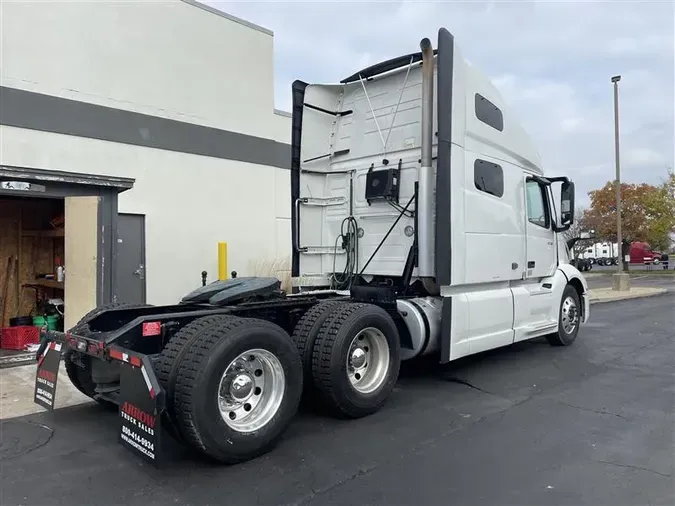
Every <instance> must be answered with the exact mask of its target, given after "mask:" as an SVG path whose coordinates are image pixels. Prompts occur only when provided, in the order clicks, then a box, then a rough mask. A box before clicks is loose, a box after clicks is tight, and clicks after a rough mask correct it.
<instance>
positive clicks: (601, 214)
mask: <svg viewBox="0 0 675 506" xmlns="http://www.w3.org/2000/svg"><path fill="white" fill-rule="evenodd" d="M588 195H589V197H590V199H591V205H590V207H589V209H587V210H586V211H585V212H584V220H585V224H586V226H587V227H591V228H594V229H595V231H596V234H597V237H598V238H599V239H601V240H605V241H611V242H616V239H617V237H616V190H615V186H614V182H612V181H608V182H607V183H606V184H605V186H603V187H602V188H600V189H599V190H593V191H591V192H589V194H588ZM621 207H622V212H621V217H622V220H621V235H622V239H623V240H622V243H623V244H622V256H623V255H626V254H628V251H629V250H630V243H632V242H635V241H644V242H648V243H649V245H650V246H651V247H652V249H654V250H657V251H658V250H666V249H668V247H669V245H670V242H671V240H670V235H671V234H672V233H673V232H675V173H674V172H673V171H672V170H669V171H668V177H667V178H666V179H665V180H664V181H663V182H662V183H661V184H659V185H650V184H646V183H640V184H628V183H623V184H622V185H621ZM624 268H627V266H626V265H625V266H624Z"/></svg>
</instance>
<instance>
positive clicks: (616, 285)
mask: <svg viewBox="0 0 675 506" xmlns="http://www.w3.org/2000/svg"><path fill="white" fill-rule="evenodd" d="M620 80H621V76H614V77H612V83H614V161H615V164H616V180H615V181H614V186H615V187H616V244H617V248H618V249H619V261H618V262H617V263H616V265H617V267H616V274H615V275H614V276H613V277H612V279H613V283H612V288H613V289H614V290H621V291H623V290H630V278H629V276H628V274H626V273H624V272H623V244H622V243H623V240H622V237H621V170H620V164H619V81H620Z"/></svg>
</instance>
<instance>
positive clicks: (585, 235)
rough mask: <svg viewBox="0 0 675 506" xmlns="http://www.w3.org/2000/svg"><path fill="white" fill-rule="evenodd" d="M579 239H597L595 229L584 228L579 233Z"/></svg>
mask: <svg viewBox="0 0 675 506" xmlns="http://www.w3.org/2000/svg"><path fill="white" fill-rule="evenodd" d="M579 239H595V230H584V231H583V232H581V233H580V234H579Z"/></svg>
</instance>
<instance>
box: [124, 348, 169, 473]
mask: <svg viewBox="0 0 675 506" xmlns="http://www.w3.org/2000/svg"><path fill="white" fill-rule="evenodd" d="M127 357H128V361H127V360H124V361H123V362H122V364H121V365H120V396H119V400H120V409H119V416H120V433H119V441H120V443H121V444H122V446H124V447H126V448H127V449H128V450H130V451H132V452H133V453H135V454H137V455H138V456H140V457H142V458H143V459H145V460H147V461H149V462H151V463H152V464H153V465H155V466H159V465H160V462H161V455H162V452H161V440H162V437H161V434H162V427H161V414H162V412H163V411H164V391H163V390H162V389H161V388H160V386H159V382H158V381H157V378H156V376H155V374H154V372H153V370H152V365H151V363H150V359H149V358H148V357H147V356H144V355H143V356H131V355H127V354H125V358H127Z"/></svg>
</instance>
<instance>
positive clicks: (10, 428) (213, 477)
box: [0, 291, 675, 506]
mask: <svg viewBox="0 0 675 506" xmlns="http://www.w3.org/2000/svg"><path fill="white" fill-rule="evenodd" d="M674 307H675V293H673V292H672V291H671V292H670V293H668V294H666V295H661V296H657V297H650V298H645V299H638V300H628V301H623V302H612V303H605V304H598V305H594V306H592V312H593V314H592V320H591V322H590V323H589V324H588V325H587V326H586V327H585V328H584V329H583V330H582V331H581V333H580V334H579V338H578V340H577V342H576V343H575V344H574V346H572V347H569V348H564V349H557V348H552V347H550V346H549V345H548V344H547V343H546V342H545V341H541V340H537V341H534V342H528V343H521V344H518V345H515V346H512V347H510V348H508V349H505V350H498V351H494V352H488V353H486V354H483V355H481V356H479V357H472V358H470V359H467V360H463V361H461V362H460V363H457V364H454V365H450V366H443V367H440V366H436V365H433V364H426V365H419V366H417V367H416V368H414V369H411V368H407V369H406V370H405V371H404V374H403V376H402V378H401V380H400V381H399V385H398V388H397V390H396V392H395V394H394V395H393V397H392V398H391V400H390V402H389V403H388V404H387V405H386V407H385V408H384V409H383V410H382V411H380V412H379V413H377V414H375V415H374V416H371V417H369V418H366V419H362V420H357V421H350V422H345V421H337V420H333V419H330V418H323V417H320V416H318V415H313V414H309V413H305V414H302V415H301V416H299V417H298V419H297V421H296V423H294V425H293V426H292V428H291V430H290V431H289V433H288V434H287V436H286V437H285V438H284V440H283V441H282V443H281V444H280V445H279V446H278V447H277V448H276V449H275V450H274V451H273V452H272V453H270V454H268V455H266V456H264V457H262V458H260V459H258V460H256V461H252V462H248V463H246V464H243V465H239V466H234V467H229V468H228V467H221V466H217V465H214V464H211V463H207V462H204V461H203V460H202V459H200V458H199V457H195V456H193V455H192V454H190V453H188V452H185V451H182V450H181V449H179V448H176V447H171V448H169V450H168V452H169V455H168V457H169V460H168V461H167V463H166V465H165V467H164V468H163V469H154V468H152V467H150V466H148V465H147V464H145V463H144V462H141V461H140V460H139V459H137V458H135V456H134V455H131V454H130V453H129V452H128V451H126V450H125V449H123V448H122V447H121V446H120V445H119V444H118V443H117V441H116V437H117V423H116V422H117V419H116V415H115V414H114V413H112V414H111V413H108V412H106V411H104V410H103V409H102V408H99V407H97V406H96V405H93V404H85V405H80V406H75V407H70V408H65V409H62V410H58V411H56V412H54V413H51V414H48V413H39V414H34V415H29V416H25V417H21V418H14V419H10V420H5V421H3V422H2V446H1V455H0V459H1V463H0V464H1V466H2V478H1V480H2V483H1V488H0V490H1V493H2V497H1V498H0V499H1V500H0V502H1V503H2V504H3V505H16V504H24V505H35V504H40V505H47V504H68V505H72V504H126V505H129V506H134V505H155V504H156V505H166V504H180V505H192V504H194V505H206V504H227V505H261V506H263V505H275V506H276V505H282V504H283V505H286V504H296V505H301V504H302V505H333V504H335V505H338V504H339V505H351V504H364V505H365V504H378V505H380V504H381V505H411V504H425V505H437V504H438V505H441V504H443V505H445V504H448V503H449V502H452V503H454V504H461V505H463V506H465V505H479V504H485V505H505V504H514V505H515V504H518V505H525V504H532V505H534V504H537V505H548V504H551V505H553V504H592V505H594V506H599V505H612V506H617V505H647V504H651V505H672V504H675V492H674V487H673V483H674V481H673V480H674V478H673V477H674V476H675V465H674V462H673V460H674V458H673V455H675V381H674V379H675V378H674V371H675V368H674V367H673V365H674V364H675V314H674V312H673V308H674Z"/></svg>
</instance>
